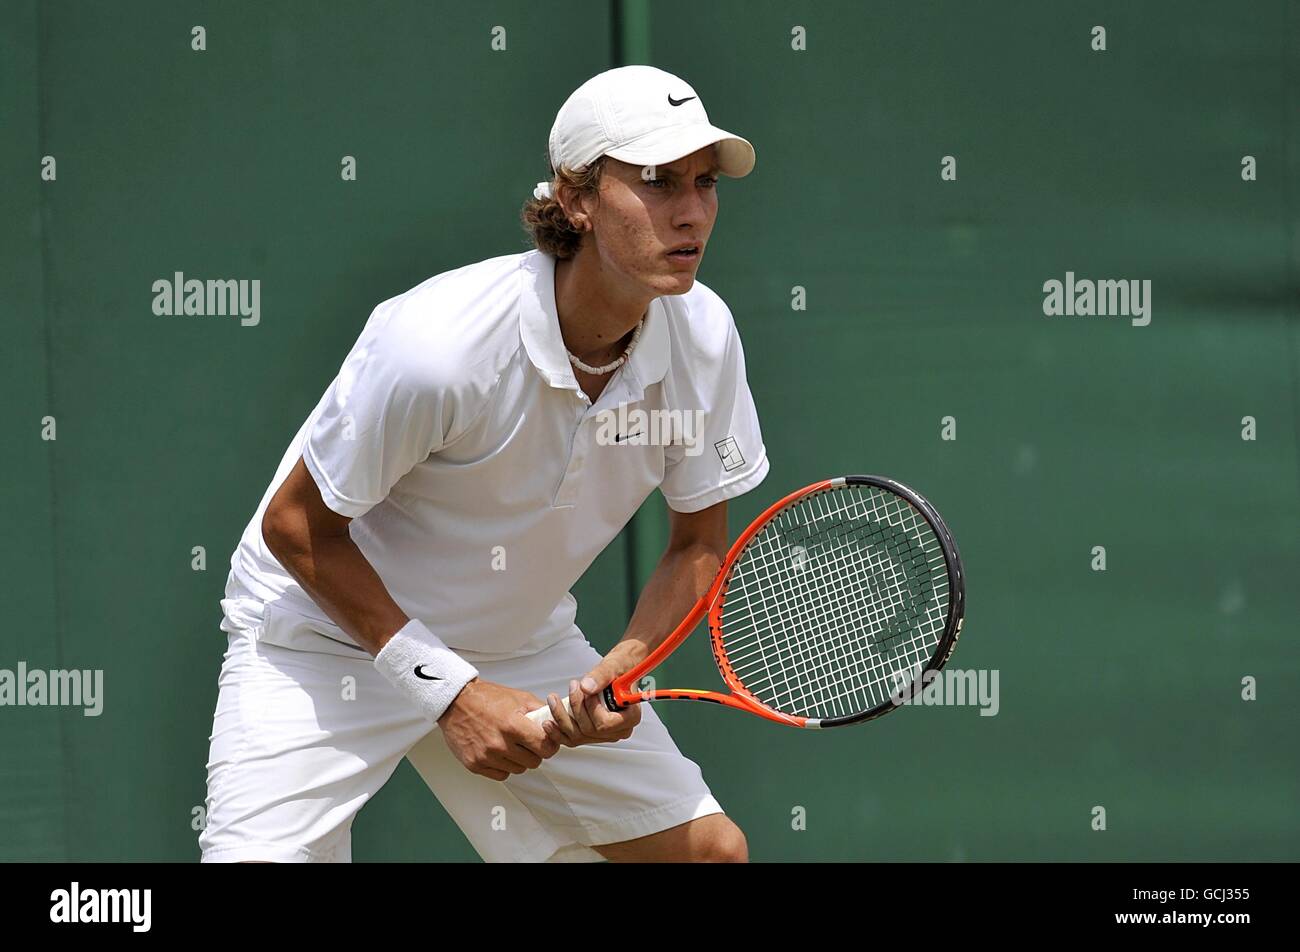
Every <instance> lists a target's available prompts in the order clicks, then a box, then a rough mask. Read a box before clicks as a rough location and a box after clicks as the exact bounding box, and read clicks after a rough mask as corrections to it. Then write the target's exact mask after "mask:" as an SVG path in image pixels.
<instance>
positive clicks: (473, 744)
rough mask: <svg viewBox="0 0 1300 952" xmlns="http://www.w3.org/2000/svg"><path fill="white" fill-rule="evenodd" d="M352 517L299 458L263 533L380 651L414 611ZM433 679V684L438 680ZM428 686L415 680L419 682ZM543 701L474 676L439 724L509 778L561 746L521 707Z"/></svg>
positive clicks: (458, 748)
mask: <svg viewBox="0 0 1300 952" xmlns="http://www.w3.org/2000/svg"><path fill="white" fill-rule="evenodd" d="M351 521H352V520H351V519H350V518H348V517H347V516H342V515H339V514H338V513H336V512H334V511H333V510H332V509H330V508H329V507H328V506H326V505H325V502H324V500H323V499H322V498H321V494H320V490H319V488H318V487H317V485H316V481H315V480H314V479H313V478H312V475H311V473H310V472H309V471H308V470H307V467H306V465H305V464H304V463H303V461H302V460H301V459H300V460H298V463H297V464H296V465H295V466H294V468H293V470H292V471H291V472H290V473H289V476H288V478H287V479H286V480H285V481H284V483H283V484H281V486H280V488H279V489H278V490H276V493H275V495H274V496H273V497H272V498H271V501H270V503H269V504H268V505H267V508H266V512H265V514H264V515H263V518H262V538H263V539H264V540H265V541H266V545H267V547H268V548H269V549H270V550H271V553H272V554H273V555H274V556H275V557H276V559H277V560H278V561H279V562H280V564H281V565H282V566H284V569H285V571H287V572H288V573H289V574H290V575H292V576H293V577H294V578H295V579H296V580H297V581H298V584H299V585H301V586H302V588H303V590H304V591H306V592H307V594H308V595H310V596H311V597H312V600H313V601H315V602H316V604H317V605H319V606H320V607H321V609H322V610H323V611H324V612H325V613H326V614H327V615H328V616H329V617H330V618H331V619H332V620H333V621H334V622H335V624H337V625H338V626H339V627H340V628H342V629H343V630H344V631H345V632H347V633H348V634H349V635H351V636H352V637H353V638H354V639H356V641H357V643H358V644H361V645H362V646H364V647H365V648H366V649H367V650H368V651H369V652H370V653H371V654H373V655H379V653H380V652H381V651H382V650H383V649H384V647H385V646H386V645H387V644H388V642H389V641H390V640H391V639H392V638H393V636H394V635H395V634H397V633H398V632H400V631H401V630H402V629H403V628H404V627H405V626H406V625H407V623H408V622H410V618H408V617H407V615H406V613H405V612H404V611H402V609H401V608H400V607H399V606H398V604H397V602H395V601H394V600H393V597H392V595H391V594H390V593H389V591H388V589H387V587H385V585H384V583H383V580H382V579H380V577H379V574H378V573H377V572H376V571H375V569H374V566H372V565H371V564H370V562H369V560H367V559H366V557H365V555H364V554H363V553H362V552H361V549H360V548H358V547H357V544H356V543H355V542H353V541H352V536H351V534H350V533H349V531H348V525H349V523H351ZM471 671H472V669H471ZM429 673H430V672H428V671H425V672H424V674H429ZM428 683H429V687H430V688H434V689H436V688H435V685H436V681H432V680H431V681H430V682H428ZM423 686H424V685H423V684H420V683H416V684H414V687H416V688H417V689H418V688H420V687H423ZM414 700H416V701H417V703H419V700H420V699H419V698H418V697H417V698H415V699H414ZM540 704H541V702H540V700H539V699H537V698H536V696H535V695H533V694H531V693H529V692H527V691H518V690H515V689H514V688H509V687H506V686H505V685H501V684H494V683H492V682H489V681H483V680H480V679H479V678H477V677H475V678H473V679H472V680H470V681H469V682H468V683H466V684H465V686H464V687H463V688H462V689H461V690H460V691H459V693H457V694H456V696H455V699H454V700H452V701H451V703H450V705H449V706H447V707H446V708H445V710H444V711H443V713H442V714H441V716H439V717H438V725H439V727H441V728H442V729H443V732H444V734H445V736H446V739H447V744H448V746H449V747H450V748H451V750H452V752H453V753H454V754H455V755H456V757H457V758H458V759H459V760H460V761H461V763H463V764H464V765H465V766H466V768H467V769H469V770H470V771H471V772H473V773H477V774H482V775H483V776H485V777H490V778H491V779H493V780H504V779H506V777H507V776H509V775H510V774H518V773H523V772H524V771H525V770H527V769H530V768H533V767H536V766H538V765H539V764H541V762H542V760H543V759H544V758H546V757H550V756H551V755H552V754H554V753H555V752H556V751H557V750H558V749H559V747H558V744H557V743H556V742H555V741H554V740H551V739H548V738H546V737H545V736H544V735H543V733H542V732H541V731H540V730H538V729H537V727H536V725H534V724H531V723H529V722H528V720H527V718H525V717H523V716H522V714H521V712H525V711H530V710H532V709H534V708H535V707H537V706H539V705H540Z"/></svg>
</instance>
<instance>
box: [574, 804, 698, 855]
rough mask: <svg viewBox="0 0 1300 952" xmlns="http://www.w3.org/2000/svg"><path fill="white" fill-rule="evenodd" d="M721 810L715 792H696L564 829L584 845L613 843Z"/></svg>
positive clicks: (635, 837) (678, 824)
mask: <svg viewBox="0 0 1300 952" xmlns="http://www.w3.org/2000/svg"><path fill="white" fill-rule="evenodd" d="M722 812H724V811H723V809H722V805H721V804H720V803H718V801H717V800H716V799H715V798H714V797H713V795H712V794H707V793H706V794H703V795H701V794H693V795H692V796H689V797H684V798H682V799H681V800H674V801H673V802H672V803H666V804H664V805H663V806H661V807H655V808H654V809H653V810H646V811H645V812H643V813H637V814H634V815H633V816H628V817H620V818H619V819H617V820H609V821H608V822H605V823H584V824H583V825H582V826H580V827H576V828H572V829H570V830H565V832H566V833H569V834H570V835H571V836H572V837H573V839H574V841H576V842H578V843H580V844H582V845H583V846H588V847H592V846H607V845H609V844H611V843H622V842H624V841H626V840H635V839H638V838H639V837H642V836H650V835H651V834H654V833H662V832H663V831H664V830H671V829H672V828H673V827H675V826H681V825H682V824H683V823H689V822H691V821H692V820H698V819H700V818H701V817H706V816H711V815H712V814H714V813H722Z"/></svg>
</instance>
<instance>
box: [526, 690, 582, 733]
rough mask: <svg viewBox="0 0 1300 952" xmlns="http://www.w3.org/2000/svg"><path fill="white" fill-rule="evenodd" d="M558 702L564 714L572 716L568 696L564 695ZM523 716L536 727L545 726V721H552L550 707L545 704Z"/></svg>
mask: <svg viewBox="0 0 1300 952" xmlns="http://www.w3.org/2000/svg"><path fill="white" fill-rule="evenodd" d="M560 700H561V703H562V704H563V705H564V713H566V714H569V715H572V714H573V708H572V707H571V706H570V705H569V696H568V695H567V694H566V695H565V696H564V697H563V698H561V699H560ZM525 716H526V717H527V718H528V719H529V720H530V721H532V722H533V723H534V724H536V725H537V726H538V727H541V726H542V725H543V724H545V723H546V722H547V721H549V720H551V719H552V718H551V709H550V707H549V706H548V705H546V704H543V705H542V706H541V707H539V708H538V709H537V710H535V711H529V712H528V713H527V714H526V715H525Z"/></svg>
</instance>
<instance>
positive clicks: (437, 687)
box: [375, 618, 478, 722]
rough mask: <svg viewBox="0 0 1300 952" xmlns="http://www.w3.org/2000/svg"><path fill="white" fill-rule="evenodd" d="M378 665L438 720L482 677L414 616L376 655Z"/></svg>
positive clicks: (398, 688)
mask: <svg viewBox="0 0 1300 952" xmlns="http://www.w3.org/2000/svg"><path fill="white" fill-rule="evenodd" d="M375 667H376V668H378V669H379V673H380V674H382V675H383V676H384V677H385V678H387V679H388V682H389V683H390V684H391V685H392V686H393V687H395V688H397V690H398V691H399V692H400V693H401V694H402V695H403V696H404V697H406V698H409V699H410V701H411V703H412V704H414V705H415V706H416V707H418V708H419V709H420V710H421V711H422V712H424V714H425V715H426V716H427V717H428V718H429V719H430V720H432V721H434V722H437V720H438V718H440V717H442V715H443V713H444V712H445V711H446V710H447V708H449V707H450V706H451V702H452V701H454V700H456V695H458V694H460V692H461V689H462V688H464V687H465V685H467V684H469V682H470V681H472V680H474V678H476V677H478V671H477V670H476V669H475V668H474V666H473V665H472V664H470V663H469V662H468V661H466V660H464V659H463V658H461V657H460V656H459V655H458V654H456V653H455V652H454V651H452V650H451V649H450V648H448V647H447V646H446V645H445V644H443V643H442V641H441V640H439V638H438V636H437V635H435V634H434V633H433V632H431V631H430V630H429V629H428V628H426V627H425V626H424V625H423V624H422V623H420V622H418V621H416V620H415V619H414V618H412V619H411V620H410V621H408V622H407V623H406V624H405V625H403V626H402V628H401V629H400V630H399V631H398V632H397V634H395V635H393V637H391V638H389V639H388V643H387V644H386V645H384V647H383V648H382V649H381V650H380V652H379V654H378V655H376V656H375Z"/></svg>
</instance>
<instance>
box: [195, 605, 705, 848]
mask: <svg viewBox="0 0 1300 952" xmlns="http://www.w3.org/2000/svg"><path fill="white" fill-rule="evenodd" d="M600 658H601V656H600V654H599V653H598V652H597V651H596V650H595V649H594V648H592V647H591V645H590V644H588V643H587V641H586V639H585V638H583V637H582V635H581V634H580V633H579V632H578V631H577V630H576V629H575V631H574V635H573V637H571V638H566V639H564V640H563V641H561V642H559V643H558V644H555V645H552V646H551V647H549V648H546V649H545V650H543V651H540V652H538V653H537V654H534V655H530V656H528V657H526V658H514V659H510V660H508V661H493V662H486V663H484V662H477V663H476V664H475V667H477V668H478V669H479V674H480V676H481V677H482V678H483V679H484V680H485V681H495V682H498V683H500V684H506V685H509V686H511V687H515V688H520V689H523V690H527V691H531V692H532V693H533V694H536V695H537V696H538V697H540V698H544V697H545V696H546V695H547V694H548V693H550V692H552V691H555V692H558V693H560V694H564V693H565V692H566V691H567V690H568V685H569V681H570V680H571V679H573V678H577V677H581V676H582V675H583V674H585V673H586V672H587V671H589V670H591V669H592V668H593V667H595V665H596V664H597V663H598V662H599V661H600ZM210 740H211V741H212V746H211V754H210V756H209V758H208V795H207V824H206V827H205V828H204V830H203V832H202V833H201V834H200V836H199V846H200V847H201V848H202V850H203V862H205V863H206V862H236V861H239V860H270V861H277V862H348V861H350V860H351V857H352V821H353V819H354V818H355V817H356V815H357V811H358V810H360V809H361V807H362V806H363V805H364V804H365V802H366V801H367V800H369V799H370V798H371V797H372V796H374V794H375V793H376V792H377V791H378V790H379V788H380V787H382V786H383V785H384V783H385V782H386V781H387V780H388V778H389V777H390V776H392V773H393V771H394V770H395V769H396V768H397V764H398V762H399V761H400V760H401V759H402V757H406V758H407V759H409V760H410V761H411V763H412V765H413V766H414V767H415V769H416V770H417V771H418V772H419V774H420V776H421V777H422V778H423V779H424V782H425V783H426V784H428V786H429V789H430V790H432V791H433V793H434V795H435V796H437V798H438V800H439V801H440V802H441V803H442V806H443V808H444V809H446V811H447V812H448V813H449V814H450V815H451V818H452V819H453V820H454V821H455V822H456V824H457V825H458V826H459V827H460V829H461V831H462V832H464V834H465V836H466V837H467V838H468V839H469V841H470V843H471V844H472V845H473V846H474V848H475V849H476V850H477V851H478V853H479V855H480V856H482V857H483V859H484V860H487V861H488V862H511V861H515V862H518V861H524V862H530V861H531V862H541V861H552V862H584V861H586V862H592V861H597V860H599V859H601V856H600V854H599V853H597V852H596V851H595V850H593V849H592V848H591V847H592V846H595V845H600V844H605V843H619V842H622V841H624V840H631V839H635V838H637V837H640V836H648V835H649V834H651V833H658V832H660V831H661V830H667V829H670V828H671V827H674V826H678V825H680V824H682V823H686V822H688V821H690V820H694V819H696V818H698V817H702V816H707V815H709V814H711V813H721V812H722V808H721V807H720V806H719V805H718V802H717V801H716V800H715V799H714V798H713V796H712V794H711V793H710V792H709V788H708V786H707V785H706V784H705V783H704V778H703V777H702V776H701V774H700V768H699V767H698V766H696V765H695V763H693V762H692V761H691V760H689V759H687V758H686V757H685V756H683V755H682V753H681V752H680V751H679V750H678V749H677V746H676V744H674V743H673V740H672V738H671V737H669V736H668V731H667V729H665V727H664V725H663V722H662V721H660V720H659V718H658V716H657V715H656V714H655V712H654V710H653V708H652V706H651V705H649V704H646V705H644V706H643V707H642V717H641V723H640V724H639V725H637V728H636V730H635V731H633V733H632V736H631V737H630V738H629V739H627V740H624V741H619V742H618V743H614V744H593V745H588V746H584V747H575V748H569V747H562V748H560V751H559V753H557V754H556V755H555V756H554V757H551V758H550V759H548V760H544V761H543V762H542V765H541V766H540V767H538V768H536V769H534V770H529V771H527V772H526V773H523V774H519V775H512V776H511V777H510V778H509V779H508V780H505V781H496V780H489V779H487V778H486V777H481V776H479V775H477V774H472V773H470V772H469V771H468V770H466V769H465V767H464V766H463V765H462V764H461V763H460V761H458V760H456V758H455V757H454V756H453V755H452V753H451V751H450V750H449V749H448V748H447V745H446V743H445V742H444V741H443V737H442V731H440V730H439V729H438V728H437V726H436V725H435V724H433V723H431V722H430V721H429V720H428V719H427V718H426V717H425V716H424V715H422V714H421V713H419V712H418V711H417V709H416V708H415V707H414V706H413V705H412V704H411V703H410V702H409V701H407V700H406V699H405V698H403V697H402V696H401V695H399V694H397V692H396V691H394V690H393V688H392V686H391V685H389V683H388V682H387V681H386V680H385V679H384V677H383V676H382V675H381V674H380V673H379V672H378V670H377V669H376V668H375V666H374V663H373V661H372V660H370V658H369V656H365V657H358V658H347V657H342V656H340V655H334V654H324V653H320V652H315V651H297V650H294V649H291V648H285V647H281V646H279V645H273V644H267V643H264V642H259V641H257V640H255V638H254V637H253V636H251V635H250V634H249V633H248V632H242V631H241V632H231V633H228V648H227V651H226V655H225V660H224V662H223V663H222V666H221V676H220V681H219V693H218V698H217V709H216V714H215V716H214V718H213V727H212V736H211V738H210ZM429 859H430V860H437V859H438V857H436V856H431V857H429Z"/></svg>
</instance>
